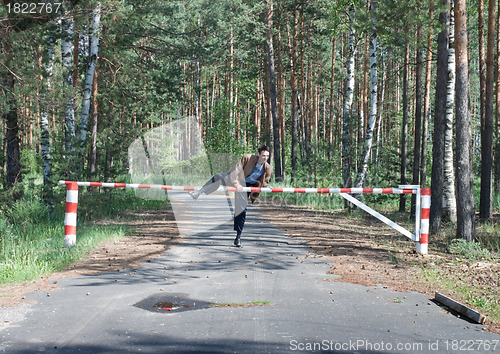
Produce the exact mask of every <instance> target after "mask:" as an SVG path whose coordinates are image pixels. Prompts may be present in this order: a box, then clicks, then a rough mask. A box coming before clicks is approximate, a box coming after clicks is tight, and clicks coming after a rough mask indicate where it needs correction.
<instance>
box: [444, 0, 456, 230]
mask: <svg viewBox="0 0 500 354" xmlns="http://www.w3.org/2000/svg"><path fill="white" fill-rule="evenodd" d="M454 38H455V37H454V15H453V0H452V1H451V13H450V37H449V46H448V85H447V90H446V124H445V133H444V146H445V147H444V149H445V153H444V172H443V179H444V180H443V208H444V210H445V212H447V213H448V215H449V218H450V221H452V222H456V221H457V200H456V195H455V170H454V167H453V161H454V158H453V120H454V112H453V107H454V105H455V40H454Z"/></svg>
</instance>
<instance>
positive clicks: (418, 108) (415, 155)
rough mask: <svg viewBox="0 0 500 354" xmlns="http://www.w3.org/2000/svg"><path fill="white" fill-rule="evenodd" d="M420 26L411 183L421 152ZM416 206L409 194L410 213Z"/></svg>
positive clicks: (416, 181) (417, 174)
mask: <svg viewBox="0 0 500 354" xmlns="http://www.w3.org/2000/svg"><path fill="white" fill-rule="evenodd" d="M421 45H422V26H420V25H419V26H418V29H417V57H416V62H417V65H416V68H415V71H416V72H415V139H414V140H415V141H414V144H415V147H414V149H413V176H412V182H411V184H413V185H420V182H419V178H420V152H421V150H420V149H421V145H420V144H421V142H422V71H423V60H422V57H423V56H422V48H421ZM415 207H416V195H415V194H412V196H411V215H412V216H413V215H415Z"/></svg>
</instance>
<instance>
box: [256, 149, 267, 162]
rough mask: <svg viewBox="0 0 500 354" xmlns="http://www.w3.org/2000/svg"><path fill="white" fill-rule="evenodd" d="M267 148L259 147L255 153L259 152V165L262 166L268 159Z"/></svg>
mask: <svg viewBox="0 0 500 354" xmlns="http://www.w3.org/2000/svg"><path fill="white" fill-rule="evenodd" d="M269 150H270V149H269V146H265V145H264V146H261V147H260V148H259V149H258V150H257V151H258V152H259V163H260V164H262V163H264V162H266V161H267V160H268V159H269Z"/></svg>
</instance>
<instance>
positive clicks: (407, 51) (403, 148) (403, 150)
mask: <svg viewBox="0 0 500 354" xmlns="http://www.w3.org/2000/svg"><path fill="white" fill-rule="evenodd" d="M409 61H410V43H409V42H408V41H406V46H405V58H404V67H403V124H402V126H401V179H400V183H401V184H406V158H407V156H406V154H407V140H408V76H409V74H408V71H409V70H408V66H409ZM405 204H406V198H405V195H404V194H401V196H400V197H399V211H401V212H404V211H405V209H406V206H405Z"/></svg>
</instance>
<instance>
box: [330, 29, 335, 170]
mask: <svg viewBox="0 0 500 354" xmlns="http://www.w3.org/2000/svg"><path fill="white" fill-rule="evenodd" d="M336 43H337V39H336V37H333V38H332V65H331V70H332V71H331V75H330V122H328V126H329V133H330V134H329V137H328V160H329V161H331V160H332V157H333V156H332V151H333V144H334V138H333V137H334V136H333V134H334V132H335V124H336V123H335V113H334V111H335V46H336Z"/></svg>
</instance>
